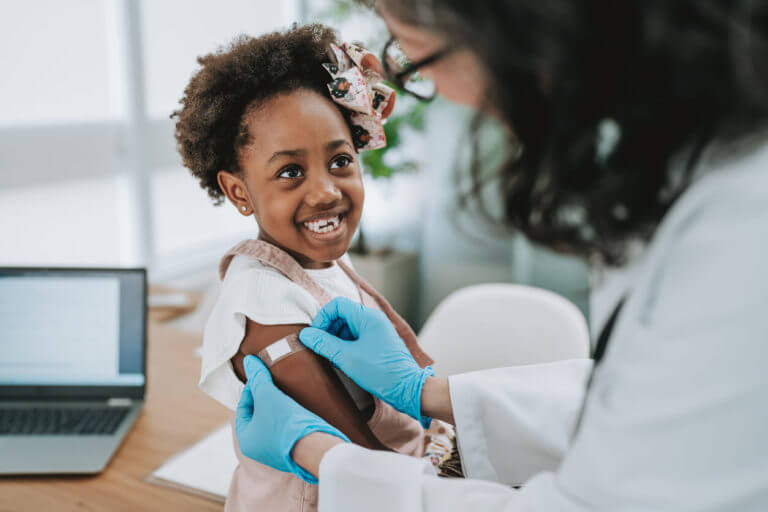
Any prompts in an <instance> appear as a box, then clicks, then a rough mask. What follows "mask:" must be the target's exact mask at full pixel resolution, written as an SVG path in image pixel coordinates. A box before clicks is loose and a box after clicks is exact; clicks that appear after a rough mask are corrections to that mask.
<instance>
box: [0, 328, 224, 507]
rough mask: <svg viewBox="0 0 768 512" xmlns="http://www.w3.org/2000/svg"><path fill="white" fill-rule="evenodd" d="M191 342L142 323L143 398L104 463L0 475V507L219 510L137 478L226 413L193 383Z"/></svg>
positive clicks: (196, 364)
mask: <svg viewBox="0 0 768 512" xmlns="http://www.w3.org/2000/svg"><path fill="white" fill-rule="evenodd" d="M199 344H200V338H199V337H198V336H193V335H189V334H184V333H181V332H179V331H176V330H173V329H170V328H168V327H163V326H160V325H156V324H150V327H149V341H148V345H149V377H148V378H149V383H148V390H149V392H148V397H147V403H146V405H145V407H144V411H143V412H142V414H141V416H140V417H139V420H138V421H137V422H136V424H135V425H134V428H133V430H132V431H131V432H130V433H129V434H128V436H127V437H126V439H125V441H124V442H123V445H122V446H121V447H120V449H119V450H118V451H117V453H116V454H115V456H114V458H113V459H112V461H111V462H110V464H109V466H108V467H107V469H106V470H105V471H104V472H103V473H102V474H100V475H96V476H88V477H42V478H37V477H35V478H32V477H24V478H15V477H13V478H7V477H5V478H0V512H10V511H13V512H16V511H57V512H58V511H78V512H83V511H110V512H111V511H122V510H125V511H132V512H134V511H142V510H157V511H163V512H167V511H174V510H184V511H195V510H222V509H223V508H224V507H223V506H222V505H221V504H218V503H214V502H212V501H210V500H206V499H204V498H200V497H197V496H193V495H191V494H187V493H183V492H180V491H175V490H172V489H166V488H163V487H159V486H156V485H153V484H149V483H146V482H144V481H143V480H144V478H145V477H146V476H147V475H148V474H149V473H151V472H152V471H153V470H154V469H155V468H157V467H158V466H159V465H160V464H161V463H162V462H163V461H164V460H165V459H167V458H168V457H169V456H171V455H173V454H174V453H176V452H178V451H180V450H182V449H184V448H186V447H187V446H189V445H191V444H193V443H194V442H195V441H198V440H199V439H201V438H202V437H203V436H205V434H207V433H209V432H210V431H212V430H213V429H214V428H216V427H217V426H219V425H221V424H222V423H224V422H226V421H227V420H228V418H229V411H228V410H227V409H226V408H225V407H223V406H221V405H219V404H217V403H216V402H214V401H213V400H212V399H211V398H209V397H207V396H206V395H204V394H203V393H202V392H201V391H200V390H199V389H198V387H197V381H198V378H199V375H200V359H199V358H198V357H196V356H195V355H194V350H195V348H196V347H197V346H198V345H199ZM0 456H2V455H1V454H0Z"/></svg>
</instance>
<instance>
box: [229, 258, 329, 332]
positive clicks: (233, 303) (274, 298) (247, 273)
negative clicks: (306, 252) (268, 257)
mask: <svg viewBox="0 0 768 512" xmlns="http://www.w3.org/2000/svg"><path fill="white" fill-rule="evenodd" d="M216 306H217V307H216V310H217V311H216V313H219V314H223V315H226V316H229V315H230V314H232V313H239V314H243V315H245V316H247V317H248V318H250V319H251V320H253V321H255V322H257V323H263V324H278V323H295V322H296V321H297V320H302V321H307V320H309V321H310V322H311V320H312V318H313V317H314V315H315V314H316V313H317V311H318V310H319V309H320V305H319V304H318V303H317V301H316V300H315V299H314V298H313V297H312V295H311V294H310V293H309V292H308V291H307V290H305V289H304V288H302V287H301V286H299V285H298V284H296V283H294V282H293V281H291V280H290V279H289V278H288V277H286V276H285V275H283V274H282V273H280V271H278V270H276V269H274V268H272V267H270V266H268V265H265V264H263V263H261V262H260V261H258V260H257V259H255V258H251V257H249V256H246V255H242V254H238V255H237V256H235V257H234V258H233V259H232V262H231V263H230V265H229V268H228V269H227V272H226V274H225V276H224V280H223V281H222V283H221V289H220V292H219V297H218V301H217V304H216Z"/></svg>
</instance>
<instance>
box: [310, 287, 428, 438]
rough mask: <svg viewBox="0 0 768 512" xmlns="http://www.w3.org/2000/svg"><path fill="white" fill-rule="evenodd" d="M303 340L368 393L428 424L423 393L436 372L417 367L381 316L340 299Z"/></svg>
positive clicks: (321, 314)
mask: <svg viewBox="0 0 768 512" xmlns="http://www.w3.org/2000/svg"><path fill="white" fill-rule="evenodd" d="M299 339H301V342H302V343H304V345H306V346H307V347H308V348H310V349H312V350H313V351H315V352H316V353H317V354H320V355H321V356H323V357H325V358H326V359H328V360H329V361H330V362H331V363H333V364H334V365H335V366H336V367H338V368H340V369H341V371H343V372H344V373H346V374H347V375H348V376H349V377H350V378H351V379H352V380H354V381H355V382H356V383H357V384H358V385H359V386H360V387H362V388H363V389H365V390H367V391H368V392H369V393H372V394H373V395H375V396H376V397H378V398H379V399H380V400H383V401H384V402H386V403H388V404H389V405H391V406H392V407H394V408H395V409H397V410H398V411H400V412H404V413H405V414H408V415H409V416H411V417H412V418H415V419H417V420H419V421H421V422H422V424H424V425H425V426H427V425H428V424H429V419H428V418H423V417H422V415H421V391H422V388H423V386H424V381H425V380H426V379H427V377H429V376H431V375H434V372H433V371H432V368H430V367H426V368H423V369H422V368H420V367H419V365H418V364H417V363H416V361H415V360H414V359H413V356H411V353H410V352H409V351H408V348H407V347H406V346H405V343H404V342H403V340H402V339H400V337H399V336H398V334H397V331H395V328H394V326H393V325H392V323H391V322H390V321H389V319H388V318H387V317H386V316H385V315H384V314H383V313H382V312H381V311H377V310H375V309H369V308H366V307H365V306H363V305H361V304H358V303H357V302H353V301H351V300H349V299H345V298H343V297H338V298H336V299H334V300H332V301H331V302H329V303H328V304H326V305H325V307H323V309H321V310H320V312H319V313H318V314H317V316H316V317H315V320H314V321H313V322H312V326H311V327H307V328H305V329H302V331H301V333H300V334H299Z"/></svg>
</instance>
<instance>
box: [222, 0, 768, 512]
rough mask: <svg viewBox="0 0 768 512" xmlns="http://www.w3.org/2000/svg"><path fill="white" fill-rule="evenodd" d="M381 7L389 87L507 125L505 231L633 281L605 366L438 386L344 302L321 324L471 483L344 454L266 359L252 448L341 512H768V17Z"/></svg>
mask: <svg viewBox="0 0 768 512" xmlns="http://www.w3.org/2000/svg"><path fill="white" fill-rule="evenodd" d="M376 8H377V11H378V12H379V14H380V15H381V16H382V17H383V18H384V20H385V21H386V23H387V25H388V27H389V29H390V31H391V33H392V35H393V38H394V41H396V42H397V43H399V45H400V47H401V48H402V50H403V52H404V53H405V54H406V55H407V56H408V57H409V60H410V62H412V63H413V64H411V65H410V67H404V68H402V67H398V66H397V65H396V64H395V63H394V62H392V63H390V66H389V69H388V72H389V73H390V75H391V76H390V79H391V80H393V81H396V82H398V83H399V84H400V85H402V86H404V87H405V88H406V90H408V89H409V87H411V86H412V85H419V86H420V87H422V88H421V89H420V91H421V94H422V95H424V94H423V91H424V89H423V85H424V82H421V83H419V82H416V81H414V80H411V78H413V72H416V71H418V72H420V73H422V75H423V77H424V78H426V79H431V80H433V81H434V82H435V83H436V86H437V89H438V91H439V92H440V93H441V94H442V95H443V96H445V97H446V98H448V99H451V100H454V101H457V102H462V103H467V104H470V105H472V106H474V107H476V108H477V109H478V110H479V111H483V112H485V113H486V114H489V115H491V116H494V117H496V118H497V119H499V120H500V121H502V122H503V123H505V124H506V125H507V126H509V128H510V131H509V139H510V141H509V143H510V147H511V148H513V150H511V151H510V161H509V162H507V163H506V164H504V166H503V168H502V169H501V172H500V179H499V182H498V183H497V186H498V187H499V191H500V193H501V194H502V195H503V198H504V205H505V208H504V216H503V218H501V219H498V221H499V222H503V223H505V224H507V225H510V226H512V227H514V228H516V229H518V230H520V231H522V232H523V233H525V234H526V235H528V236H529V237H530V238H531V239H532V240H535V241H536V242H538V243H541V244H544V245H547V246H549V247H552V248H554V249H556V250H560V251H564V252H568V253H571V254H577V255H581V256H583V257H585V258H590V260H591V261H600V262H602V264H603V265H604V266H620V267H623V269H624V271H623V282H624V283H625V285H624V286H623V287H622V288H621V293H619V294H617V300H616V306H615V307H614V309H613V313H612V314H610V315H606V316H607V317H608V318H606V319H605V320H604V321H603V322H602V335H601V336H600V337H599V339H598V340H597V345H598V347H597V350H596V353H595V355H594V359H590V360H571V361H562V362H557V363H551V364H542V365H534V366H525V367H513V368H500V369H496V370H489V371H483V372H476V373H471V374H465V375H456V376H452V377H449V378H448V379H444V378H436V377H434V376H432V375H431V372H430V371H429V370H428V369H427V370H422V369H420V368H419V367H418V366H417V365H416V363H415V362H414V361H413V359H412V358H411V357H410V354H409V353H408V352H407V350H406V349H405V347H404V344H403V342H402V341H401V340H400V339H399V338H398V337H397V334H396V333H395V331H394V329H393V328H392V326H391V325H390V324H389V322H388V321H387V320H386V319H385V318H384V317H383V316H382V315H381V314H380V313H378V312H376V311H370V310H366V309H365V308H363V307H362V306H359V305H357V304H354V303H351V302H348V301H344V300H337V301H334V302H332V303H330V304H329V305H327V306H326V307H325V308H324V309H323V310H322V311H321V313H320V314H319V315H318V317H317V318H316V319H315V322H314V324H313V326H312V327H309V328H307V329H305V330H303V331H302V333H301V340H302V342H303V343H304V344H305V345H307V346H308V347H309V348H311V349H312V350H314V351H316V352H317V353H318V354H320V355H322V356H324V357H327V358H328V359H330V360H331V361H332V362H333V363H334V364H335V365H337V366H338V367H340V368H341V369H342V370H343V371H344V372H346V373H347V374H348V375H350V376H351V377H352V378H353V379H354V380H355V381H356V382H357V383H358V384H359V385H361V386H362V387H363V388H365V389H367V390H368V391H370V392H371V393H373V394H374V395H376V396H377V397H379V398H380V399H382V400H384V401H385V402H387V403H388V404H390V405H392V406H393V407H395V408H396V409H398V410H400V411H402V412H405V413H407V414H410V415H411V416H413V417H414V418H418V419H420V420H422V421H424V422H428V421H429V418H430V417H431V418H439V419H441V420H444V421H448V422H451V423H454V424H455V425H456V429H457V435H458V442H459V447H460V452H461V456H462V459H463V463H464V469H465V472H466V473H467V476H468V478H467V479H464V480H454V479H439V478H437V477H436V476H434V475H433V474H432V473H431V471H430V470H429V468H428V467H427V465H426V464H425V463H424V462H423V461H421V460H419V459H414V458H409V457H406V456H401V455H398V454H394V453H382V452H374V451H369V450H366V449H364V448H361V447H359V446H355V445H353V444H351V443H348V442H346V441H345V440H344V439H343V436H342V435H341V434H339V433H337V432H334V429H333V428H332V427H330V426H329V425H327V424H325V423H324V422H323V421H322V420H321V419H320V418H318V417H317V416H314V415H313V414H311V413H309V412H308V411H306V410H305V409H303V408H301V407H300V406H299V405H298V404H296V403H295V402H294V401H292V400H291V399H289V398H288V397H287V396H285V395H284V394H282V393H281V392H280V391H279V390H278V389H277V388H276V387H275V386H274V385H273V384H272V380H271V378H270V375H269V372H268V371H267V370H266V369H265V368H264V366H263V365H262V364H261V363H260V362H259V361H258V360H257V359H255V358H252V357H251V358H249V359H247V360H246V363H247V366H246V368H247V373H248V377H249V381H248V385H247V386H246V388H245V391H244V392H243V395H242V400H241V403H240V407H239V409H238V418H237V424H236V433H237V436H238V440H239V442H240V446H241V449H242V450H243V453H245V454H246V455H248V456H250V457H252V458H254V459H256V460H258V461H260V462H263V463H267V464H270V465H272V466H273V467H276V468H278V469H282V470H284V471H293V472H297V473H299V472H301V470H302V469H303V470H305V471H307V472H309V473H310V474H311V475H313V476H315V477H317V478H318V480H319V485H320V503H319V507H320V510H321V511H334V512H352V511H363V510H366V511H402V512H411V511H413V512H416V511H435V512H438V511H439V512H449V511H470V510H472V511H475V510H483V511H485V510H488V511H496V510H504V511H509V512H512V511H515V512H517V511H546V512H549V511H568V512H575V511H593V510H601V511H611V512H615V511H670V512H672V511H674V512H681V511H690V510H696V511H703V510H707V511H765V510H768V271H766V262H768V135H767V134H768V132H767V131H766V128H768V124H767V122H768V3H766V2H765V1H762V0H739V1H737V0H729V1H726V0H680V1H676V2H670V1H669V0H658V1H657V0H624V1H621V2H616V1H614V0H605V1H600V0H594V1H574V0H514V1H513V0H485V1H474V2H468V1H466V0H431V1H426V0H423V1H417V0H378V2H377V5H376ZM392 49H393V47H392V45H390V48H389V49H388V50H390V51H391V50H392ZM413 91H414V92H415V89H413ZM474 176H475V178H476V179H477V180H479V181H482V180H483V177H482V176H481V175H480V174H478V173H475V174H474ZM467 321H468V322H471V321H472V319H471V318H468V319H467ZM468 343H471V340H468ZM603 356H604V357H603ZM254 402H256V403H259V404H261V405H260V406H261V407H263V406H264V404H267V405H268V407H270V409H271V410H272V411H274V413H273V414H271V415H269V417H262V415H254V414H253V404H254ZM520 484H522V487H521V488H519V489H517V488H515V487H514V486H516V485H520Z"/></svg>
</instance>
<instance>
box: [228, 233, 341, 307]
mask: <svg viewBox="0 0 768 512" xmlns="http://www.w3.org/2000/svg"><path fill="white" fill-rule="evenodd" d="M238 254H243V255H245V256H249V257H251V258H254V259H256V260H258V261H259V262H261V263H263V264H264V265H267V266H269V267H272V268H273V269H275V270H277V271H278V272H280V273H281V274H283V275H284V276H285V277H287V278H288V279H290V280H291V281H293V282H294V283H296V284H298V285H299V286H301V287H302V288H304V289H305V290H307V291H308V292H309V294H310V295H312V297H314V299H315V300H316V301H317V302H318V303H320V306H325V305H326V304H328V303H329V302H330V301H331V299H332V298H333V297H331V296H330V295H329V294H328V292H326V291H325V289H323V287H322V286H320V285H319V284H317V282H315V280H314V279H312V278H311V277H310V276H309V274H307V273H306V272H305V271H304V269H303V268H302V267H301V265H299V262H298V261H296V260H295V259H294V258H293V257H292V256H291V255H290V254H288V253H287V252H285V251H284V250H282V249H280V248H279V247H276V246H274V245H272V244H270V243H269V242H265V241H263V240H243V241H242V242H240V243H239V244H237V245H236V246H234V247H233V248H231V249H230V250H229V251H227V253H226V254H225V255H224V257H223V258H221V262H219V278H220V279H222V280H223V279H224V275H225V274H226V273H227V268H229V264H230V263H232V259H233V258H234V257H235V256H237V255H238Z"/></svg>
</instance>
